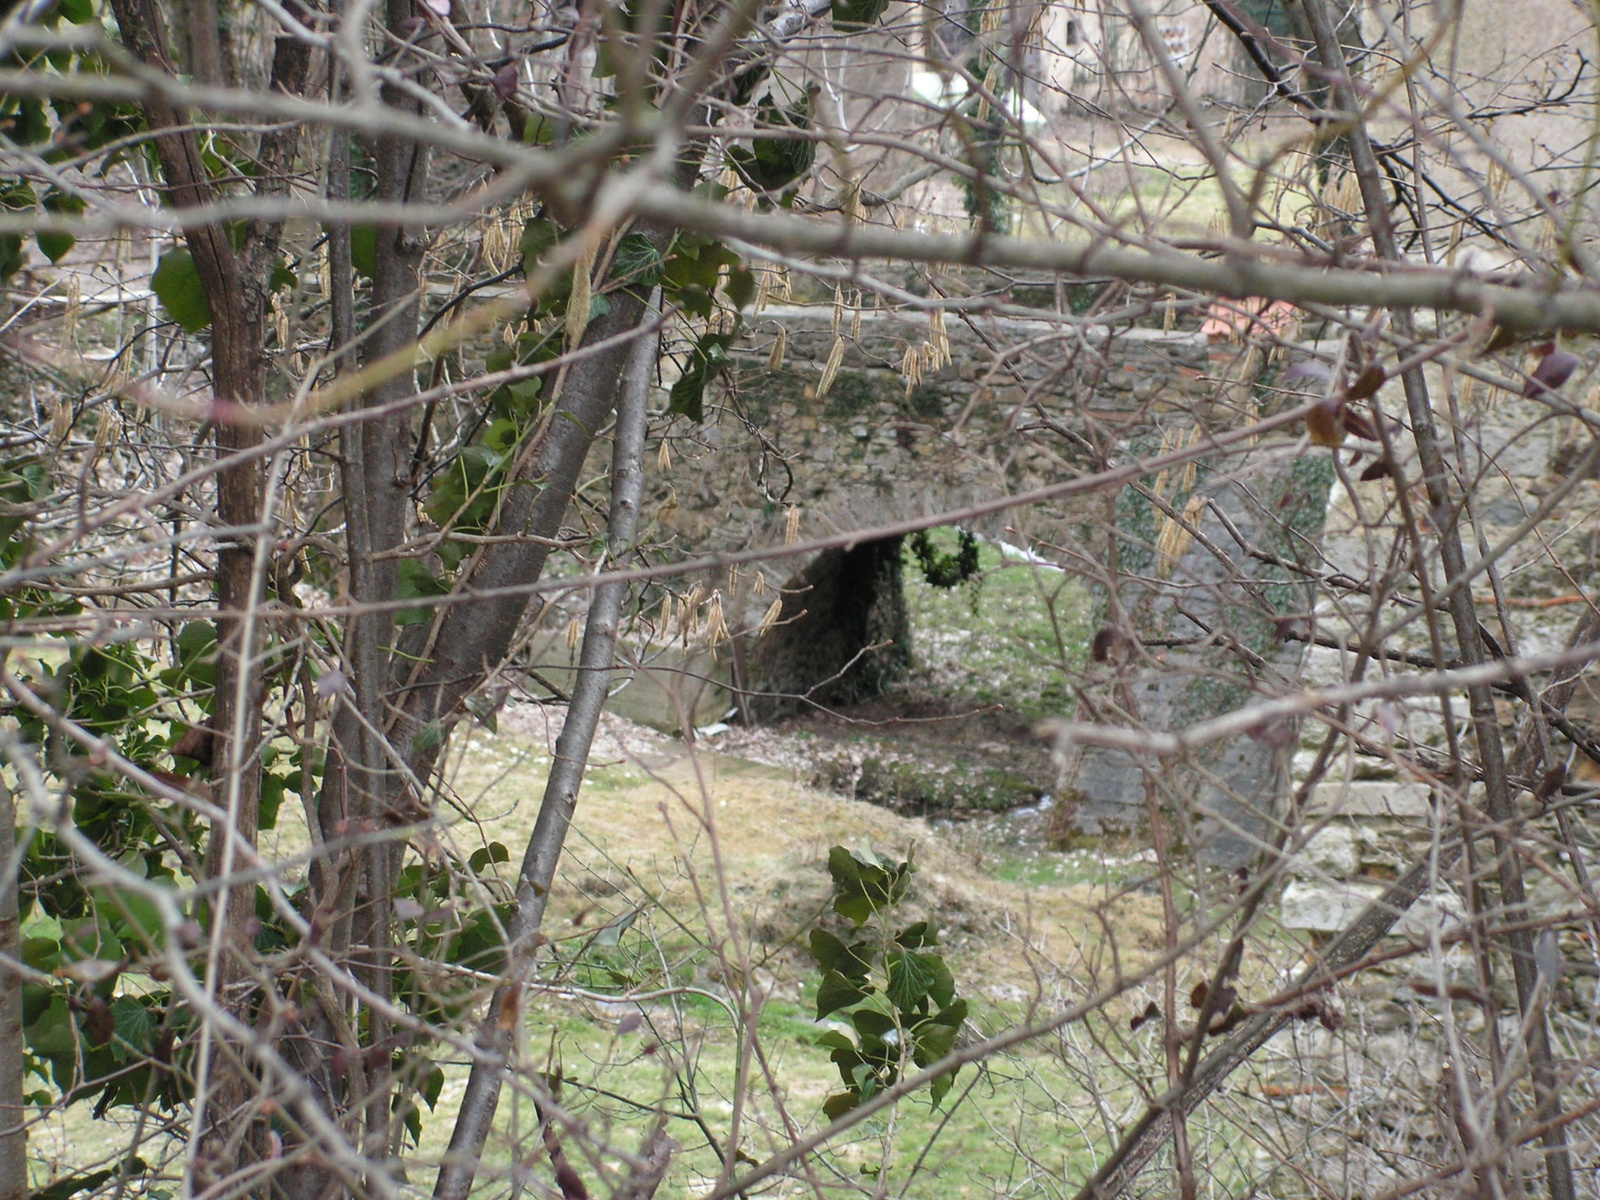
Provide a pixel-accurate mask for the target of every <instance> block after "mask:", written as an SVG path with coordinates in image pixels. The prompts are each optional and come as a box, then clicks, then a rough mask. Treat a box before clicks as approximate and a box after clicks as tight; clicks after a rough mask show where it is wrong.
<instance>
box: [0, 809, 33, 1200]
mask: <svg viewBox="0 0 1600 1200" xmlns="http://www.w3.org/2000/svg"><path fill="white" fill-rule="evenodd" d="M19 867H20V864H19V863H18V861H17V806H16V797H15V796H14V795H13V793H12V791H11V789H10V788H9V787H7V786H6V785H5V783H4V782H3V781H0V1200H25V1197H26V1196H27V1195H28V1127H27V1123H26V1121H25V1119H24V1118H25V1117H26V1115H27V1112H26V1108H25V1102H24V1100H23V1088H22V1075H23V1071H24V1070H25V1069H26V1063H27V1054H26V1045H25V1043H24V1041H23V1037H22V976H21V974H20V973H18V972H17V971H16V969H15V968H14V967H13V964H14V963H16V962H17V961H18V960H19V959H20V957H21V955H22V931H21V929H20V927H19V924H18V919H17V875H18V868H19Z"/></svg>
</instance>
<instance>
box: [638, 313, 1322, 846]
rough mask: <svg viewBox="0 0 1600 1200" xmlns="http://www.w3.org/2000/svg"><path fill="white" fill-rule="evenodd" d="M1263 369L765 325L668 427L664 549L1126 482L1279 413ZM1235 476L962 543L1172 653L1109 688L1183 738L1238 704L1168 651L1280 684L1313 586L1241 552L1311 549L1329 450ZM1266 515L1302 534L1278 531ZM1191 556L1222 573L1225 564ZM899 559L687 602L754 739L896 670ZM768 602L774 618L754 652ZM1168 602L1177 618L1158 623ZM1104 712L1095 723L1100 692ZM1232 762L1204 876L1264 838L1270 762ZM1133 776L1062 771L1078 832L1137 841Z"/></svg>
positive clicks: (1085, 349)
mask: <svg viewBox="0 0 1600 1200" xmlns="http://www.w3.org/2000/svg"><path fill="white" fill-rule="evenodd" d="M1277 370H1278V365H1277V364H1276V363H1273V362H1270V361H1266V360H1265V358H1264V355H1263V353H1262V351H1261V350H1260V349H1258V348H1256V347H1255V346H1254V345H1253V344H1251V343H1249V342H1241V341H1240V340H1238V339H1217V340H1212V339H1209V338H1207V337H1205V336H1203V335H1202V334H1201V333H1198V332H1173V331H1166V330H1163V329H1162V328H1159V327H1156V328H1148V329H1146V328H1132V329H1128V328H1122V327H1119V328H1117V329H1116V330H1115V331H1113V330H1112V329H1111V328H1109V327H1105V326H1094V325H1089V326H1085V325H1084V324H1082V323H1081V322H1079V321H1063V322H1059V323H1057V322H1050V321H1044V320H1020V319H1014V318H1009V317H1004V316H997V315H992V314H977V315H973V316H971V317H969V318H958V317H955V316H946V317H945V318H944V319H943V321H940V320H939V319H937V318H932V319H930V317H928V316H926V315H916V314H914V315H907V314H905V313H902V312H888V311H883V310H876V309H867V310H864V311H860V312H854V313H853V312H850V311H848V310H846V311H843V312H840V311H838V310H835V309H831V308H828V307H822V308H815V307H811V308H798V307H797V308H777V309H772V308H769V309H767V310H766V311H764V312H762V313H760V314H759V315H758V316H756V317H755V318H754V319H753V320H752V321H751V323H750V328H749V332H748V334H747V336H746V337H745V338H744V340H743V341H742V343H741V344H739V345H738V346H737V347H736V348H735V352H734V355H733V364H732V367H731V369H730V370H729V371H728V372H727V374H726V377H725V380H724V385H725V386H724V387H723V388H722V390H721V391H720V392H719V393H718V396H717V397H716V401H717V402H716V404H715V405H712V406H708V418H707V421H706V423H705V424H704V425H702V426H698V427H689V426H688V425H687V423H686V422H679V423H678V424H677V425H676V426H675V427H674V428H673V430H672V435H673V436H672V438H671V441H670V445H671V451H670V455H671V458H672V465H671V467H670V469H669V470H668V471H666V472H665V473H664V474H663V475H661V476H660V483H659V490H658V492H657V494H656V497H655V500H656V504H657V507H658V509H659V510H664V511H665V512H666V513H667V516H666V517H665V518H664V519H663V525H664V527H665V528H666V530H667V531H669V532H670V533H671V534H672V535H674V536H675V537H676V539H677V541H678V545H679V547H680V548H681V549H682V550H683V551H684V552H697V551H708V550H731V549H739V548H743V547H745V546H756V545H772V544H774V543H779V542H782V541H783V539H784V538H785V536H786V535H792V534H795V533H798V534H799V536H802V537H808V538H809V537H815V536H818V535H824V534H828V533H847V532H853V531H858V530H870V529H873V528H875V527H880V526H884V525H888V524H892V523H895V522H900V521H906V520H913V519H925V518H928V517H931V516H934V515H937V514H943V513H953V512H960V511H961V510H963V509H964V508H967V507H968V506H973V505H978V504H983V503H987V502H992V501H994V500H996V499H1000V498H1003V497H1007V496H1011V495H1016V494H1018V493H1022V492H1027V491H1029V490H1031V489H1034V488H1038V487H1042V486H1045V485H1049V484H1053V483H1057V482H1060V481H1062V480H1064V479H1070V478H1072V477H1074V476H1076V475H1081V474H1087V473H1091V472H1093V471H1095V470H1098V469H1101V468H1102V467H1103V466H1104V465H1105V464H1106V462H1107V461H1108V460H1109V461H1113V462H1126V461H1127V457H1128V454H1129V453H1130V452H1134V453H1141V454H1153V453H1156V452H1158V451H1160V450H1161V449H1162V448H1163V447H1164V446H1165V447H1166V448H1173V447H1176V446H1178V445H1180V444H1182V443H1183V442H1184V441H1185V439H1195V438H1198V437H1201V436H1203V435H1204V431H1205V429H1206V428H1208V427H1214V428H1216V429H1219V430H1221V429H1228V428H1234V427H1236V426H1237V425H1238V424H1239V423H1240V422H1241V421H1243V420H1245V419H1247V418H1248V417H1250V416H1253V415H1255V414H1256V413H1257V412H1258V411H1261V410H1262V408H1263V406H1267V405H1271V404H1273V403H1277V402H1278V401H1277V400H1276V399H1275V393H1274V391H1273V390H1272V389H1270V388H1268V387H1265V386H1264V385H1265V381H1266V380H1268V379H1270V378H1271V376H1272V375H1273V374H1275V373H1276V371H1277ZM824 385H826V386H824ZM710 398H711V397H710V395H709V393H708V399H710ZM1295 432H1296V433H1297V432H1298V431H1295ZM1229 462H1231V463H1242V464H1243V465H1237V466H1235V467H1233V468H1232V470H1233V473H1228V472H1226V471H1224V470H1223V469H1222V468H1221V466H1220V465H1216V464H1213V465H1212V466H1210V467H1205V466H1202V467H1201V468H1200V469H1199V470H1193V469H1191V470H1189V471H1187V472H1185V471H1182V470H1179V471H1177V472H1175V473H1171V474H1170V476H1169V475H1161V476H1157V477H1154V478H1151V479H1146V480H1144V481H1142V490H1141V488H1139V487H1136V488H1131V489H1122V490H1121V491H1118V490H1115V489H1113V490H1108V491H1104V492H1097V493H1094V494H1089V495H1084V496H1080V497H1074V498H1071V499H1063V500H1057V501H1047V502H1043V503H1038V504H1032V505H1028V506H1022V507H1016V508H1009V509H1005V510H1002V511H999V512H994V513H988V514H982V515H975V516H972V517H970V518H963V519H962V521H961V523H962V525H963V526H964V527H966V528H969V529H971V530H972V531H973V532H975V533H978V534H980V535H982V536H986V537H989V538H992V539H1004V540H1006V541H1008V542H1011V543H1014V544H1017V545H1022V546H1026V547H1029V548H1030V549H1031V550H1033V551H1034V552H1035V553H1037V554H1039V555H1041V556H1042V557H1044V558H1046V559H1048V560H1051V561H1053V562H1055V563H1056V564H1057V565H1059V566H1061V567H1062V568H1063V569H1065V570H1068V571H1071V572H1074V573H1076V574H1078V575H1079V576H1081V577H1082V578H1084V579H1085V581H1086V582H1087V583H1088V584H1089V585H1090V589H1091V592H1092V594H1094V595H1096V596H1098V597H1100V599H1099V602H1098V603H1099V607H1100V610H1101V611H1100V613H1099V615H1098V621H1097V623H1101V624H1106V625H1108V627H1109V626H1117V627H1121V628H1123V629H1125V631H1126V632H1129V633H1135V632H1136V633H1137V634H1138V635H1139V637H1140V639H1141V640H1143V641H1145V642H1146V644H1149V643H1150V641H1151V640H1152V639H1154V640H1155V641H1156V642H1159V641H1161V640H1163V639H1165V640H1166V641H1167V642H1169V643H1172V644H1171V645H1169V646H1168V647H1167V648H1165V649H1164V650H1163V651H1162V652H1161V655H1160V661H1159V662H1153V663H1151V664H1150V665H1149V667H1148V669H1142V670H1134V671H1133V673H1132V675H1129V673H1128V672H1129V668H1127V667H1126V665H1125V664H1124V665H1121V666H1118V667H1117V669H1116V670H1115V671H1114V672H1112V673H1114V674H1116V675H1117V676H1118V678H1119V679H1121V680H1122V682H1121V683H1120V684H1119V685H1118V686H1122V687H1125V688H1126V687H1127V686H1129V681H1130V680H1133V681H1134V682H1135V683H1136V686H1135V687H1134V690H1133V691H1131V692H1129V693H1128V695H1127V696H1124V697H1123V699H1122V702H1121V707H1124V708H1126V707H1127V704H1128V703H1133V704H1134V707H1135V708H1136V710H1137V716H1138V718H1139V719H1142V720H1145V721H1148V722H1150V723H1152V724H1155V725H1157V726H1161V725H1166V724H1169V723H1172V722H1175V721H1180V720H1183V721H1186V720H1190V719H1193V718H1195V717H1197V716H1204V715H1207V714H1209V713H1212V712H1216V711H1219V710H1220V708H1221V707H1223V706H1232V705H1233V704H1236V703H1237V702H1238V701H1240V700H1241V699H1243V698H1244V695H1246V694H1248V693H1247V687H1246V685H1235V684H1226V683H1221V682H1219V679H1220V678H1221V677H1222V675H1223V672H1222V671H1221V666H1222V663H1221V660H1220V658H1219V654H1221V652H1220V651H1217V650H1216V649H1215V648H1210V649H1207V648H1200V649H1184V648H1182V647H1183V644H1186V643H1193V642H1197V641H1204V640H1205V639H1207V638H1209V637H1211V636H1212V635H1214V634H1215V635H1217V636H1219V637H1220V636H1222V635H1224V634H1225V635H1227V636H1231V637H1239V638H1243V639H1244V640H1245V641H1246V642H1247V643H1248V644H1249V646H1250V650H1251V652H1252V653H1254V654H1256V655H1258V656H1261V658H1262V659H1263V661H1267V660H1270V661H1271V662H1272V663H1276V664H1280V665H1281V666H1282V667H1283V668H1284V669H1286V670H1288V671H1291V672H1292V671H1293V670H1295V669H1296V667H1297V665H1298V658H1299V652H1298V648H1297V647H1286V646H1285V645H1284V644H1283V643H1282V642H1281V641H1279V640H1275V639H1274V636H1273V635H1274V628H1275V625H1276V621H1277V619H1278V617H1280V616H1282V615H1287V614H1293V613H1297V612H1299V613H1303V612H1305V611H1307V610H1308V608H1309V605H1310V602H1311V596H1310V593H1309V590H1307V589H1306V588H1304V587H1303V586H1298V585H1291V583H1290V582H1289V579H1288V577H1287V576H1286V575H1284V574H1283V572H1281V571H1274V570H1270V569H1262V568H1259V566H1258V565H1256V564H1253V563H1252V562H1251V561H1250V560H1249V559H1247V558H1246V556H1244V555H1243V554H1242V553H1239V552H1238V547H1237V546H1236V542H1237V540H1238V539H1239V538H1244V539H1247V540H1249V539H1257V540H1260V539H1263V538H1264V539H1266V540H1267V541H1271V540H1272V539H1273V538H1277V539H1278V540H1279V543H1281V544H1278V543H1275V544H1274V545H1273V546H1272V549H1273V550H1274V551H1275V552H1277V553H1280V554H1284V555H1287V556H1289V557H1290V558H1291V559H1293V558H1294V557H1295V556H1296V555H1298V554H1301V553H1303V552H1304V551H1305V549H1306V545H1309V542H1307V543H1306V545H1296V544H1294V538H1295V537H1297V536H1299V537H1309V538H1314V537H1315V535H1316V531H1317V528H1318V527H1319V526H1320V523H1321V520H1322V514H1323V503H1324V500H1325V497H1326V496H1327V486H1328V481H1329V479H1330V478H1331V467H1330V466H1329V464H1328V456H1327V452H1326V451H1321V452H1318V453H1316V454H1313V455H1299V454H1298V452H1297V450H1296V446H1295V437H1294V436H1285V437H1284V438H1283V439H1281V440H1280V441H1278V442H1274V443H1271V444H1266V445H1263V446H1261V447H1259V448H1257V450H1255V451H1254V452H1252V453H1251V454H1250V455H1248V456H1245V457H1244V458H1243V459H1239V460H1229ZM1291 510H1292V511H1291ZM1286 516H1287V517H1289V518H1290V520H1289V522H1288V528H1290V529H1291V530H1294V531H1298V532H1297V533H1291V534H1287V535H1286V534H1284V533H1283V529H1284V528H1285V526H1284V523H1283V518H1284V517H1286ZM1285 538H1287V539H1288V540H1284V539H1285ZM1206 544H1209V545H1211V546H1213V547H1215V546H1218V545H1225V546H1230V547H1234V549H1235V551H1236V553H1235V555H1234V556H1233V557H1231V558H1230V557H1228V556H1227V555H1224V557H1223V559H1221V560H1219V559H1218V558H1217V557H1216V555H1215V554H1214V553H1211V552H1209V551H1205V550H1203V549H1202V546H1203V545H1206ZM900 563H901V544H900V539H899V538H889V539H884V540H881V541H870V540H869V541H865V542H859V543H854V544H849V545H843V546H840V547H839V548H837V549H832V550H828V551H825V552H824V553H822V554H820V555H818V556H816V557H815V558H814V559H813V560H812V561H810V562H806V563H801V564H798V565H796V564H794V563H792V562H790V563H783V562H778V563H775V564H772V565H771V566H769V567H768V568H766V569H767V572H768V574H767V576H766V578H764V579H763V580H762V581H761V585H759V586H751V580H752V576H751V574H750V573H749V572H746V573H745V575H744V576H743V577H742V578H737V577H736V578H734V579H728V578H725V577H724V578H719V579H710V580H706V581H705V583H704V587H705V589H706V591H707V592H708V593H709V592H710V591H712V590H715V591H716V592H718V594H719V595H720V596H721V597H724V598H726V604H727V610H726V616H727V622H728V625H729V627H730V629H731V631H732V633H733V646H732V653H731V654H730V655H729V656H728V662H727V664H726V666H727V674H728V677H729V679H730V682H731V683H732V684H733V685H734V691H735V694H736V695H738V696H740V697H742V699H741V700H740V702H739V705H738V706H739V707H740V708H741V710H742V712H743V715H744V716H745V717H746V718H747V719H751V720H762V719H768V718H771V717H773V716H777V715H780V714H783V713H786V712H792V711H795V710H796V709H797V708H799V707H801V706H803V705H804V704H806V703H810V702H816V703H822V704H835V703H848V702H850V701H851V700H854V699H858V698H860V697H861V696H863V695H864V694H869V693H871V692H872V691H874V690H875V689H877V688H879V687H880V686H881V685H882V683H883V682H885V681H886V680H888V679H891V678H892V677H893V676H894V675H895V674H896V672H897V671H899V670H900V669H901V668H902V667H903V666H904V664H905V663H906V662H907V661H908V645H907V637H908V633H907V621H906V616H905V610H904V602H903V594H902V591H901V584H900ZM1230 572H1231V577H1230ZM1141 580H1149V581H1151V582H1152V583H1155V582H1157V581H1159V583H1160V585H1161V586H1144V585H1143V584H1142V583H1141V582H1140V581H1141ZM1241 582H1243V583H1245V584H1246V586H1245V587H1243V589H1241V588H1240V587H1239V586H1238V585H1239V584H1240V583H1241ZM775 590H776V593H777V594H779V595H781V596H782V606H781V614H780V615H779V617H778V620H777V622H776V624H773V623H772V622H771V621H770V619H769V621H768V624H769V625H770V626H771V627H770V629H769V630H768V631H767V632H766V633H765V634H764V635H763V636H760V637H756V636H753V632H752V631H754V630H756V629H757V627H758V626H759V625H760V624H761V621H762V617H763V615H764V614H766V610H767V609H768V607H769V606H770V605H771V603H772V598H773V595H774V593H775ZM1174 595H1182V596H1186V597H1187V599H1186V600H1185V602H1184V603H1182V604H1177V605H1175V604H1174V601H1173V596H1174ZM1264 605H1265V606H1266V607H1263V606H1264ZM1290 658H1292V659H1293V660H1294V661H1293V662H1289V661H1287V660H1288V659H1290ZM1113 665H1115V664H1113ZM1101 673H1105V671H1104V670H1102V672H1101ZM1108 678H1109V676H1108ZM1089 682H1092V681H1089ZM1241 687H1246V690H1245V691H1244V692H1241V691H1240V688H1241ZM1091 690H1092V689H1091ZM1102 690H1104V689H1102ZM1135 693H1137V695H1136V696H1135ZM1236 693H1237V694H1236ZM1130 697H1133V699H1132V700H1130V699H1129V698H1130ZM1103 699H1104V700H1105V701H1106V702H1108V703H1111V702H1113V697H1111V696H1110V694H1109V693H1108V694H1107V695H1106V696H1104V697H1103ZM717 715H720V713H718V714H717ZM713 719H714V718H713ZM1242 743H1243V744H1241V745H1228V746H1223V747H1219V748H1218V749H1217V752H1216V754H1215V755H1213V756H1212V758H1211V759H1208V760H1207V761H1206V762H1204V763H1203V764H1202V765H1203V767H1204V774H1205V778H1204V780H1203V781H1197V782H1195V784H1194V786H1195V787H1198V788H1199V789H1200V791H1201V793H1202V796H1201V801H1202V806H1203V807H1204V808H1205V809H1206V811H1208V812H1209V813H1211V814H1213V819H1212V826H1214V827H1208V828H1207V829H1204V830H1196V831H1194V836H1195V837H1196V838H1197V839H1202V840H1206V841H1207V842H1208V843H1215V844H1217V845H1218V846H1224V845H1225V848H1224V849H1222V850H1219V853H1221V854H1222V855H1223V856H1224V857H1237V856H1239V855H1240V854H1243V853H1247V852H1248V844H1249V843H1250V842H1251V841H1252V840H1253V839H1254V838H1256V837H1258V836H1259V834H1258V833H1257V834H1252V833H1251V832H1250V830H1259V828H1260V820H1259V819H1251V818H1250V812H1251V811H1253V810H1259V809H1261V808H1263V807H1266V808H1270V804H1267V805H1265V806H1263V805H1262V802H1261V797H1263V796H1264V795H1270V796H1273V797H1276V796H1277V795H1278V794H1279V793H1280V792H1281V790H1282V783H1283V778H1284V776H1285V769H1286V762H1287V758H1286V757H1284V756H1282V755H1273V754H1268V755H1265V756H1263V754H1262V752H1261V747H1260V746H1259V745H1258V744H1257V743H1255V742H1252V741H1250V740H1248V739H1242ZM1280 760H1281V761H1280ZM1141 779H1142V775H1141V772H1140V771H1139V770H1138V767H1137V765H1136V764H1135V762H1134V761H1133V760H1132V759H1131V758H1129V757H1127V756H1126V755H1120V754H1115V753H1105V754H1102V753H1099V752H1094V753H1091V754H1089V755H1087V756H1086V758H1085V760H1084V761H1083V762H1081V763H1079V764H1076V766H1075V768H1074V770H1073V773H1072V787H1073V789H1074V792H1075V797H1076V801H1077V803H1078V805H1079V811H1080V818H1081V820H1082V821H1083V823H1084V824H1085V826H1086V827H1087V828H1090V829H1094V828H1099V827H1100V826H1102V825H1105V824H1123V825H1127V824H1135V823H1137V820H1138V814H1140V813H1142V811H1143V809H1144V805H1145V803H1146V797H1145V791H1144V786H1143V784H1142V782H1141ZM1190 798H1191V799H1192V798H1193V797H1190ZM1172 799H1178V797H1173V798H1172ZM1186 807H1192V806H1186Z"/></svg>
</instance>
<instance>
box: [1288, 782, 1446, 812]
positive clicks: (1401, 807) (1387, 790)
mask: <svg viewBox="0 0 1600 1200" xmlns="http://www.w3.org/2000/svg"><path fill="white" fill-rule="evenodd" d="M1432 812H1433V802H1432V790H1431V789H1430V788H1429V787H1428V786H1427V785H1426V784H1421V783H1410V782H1406V781H1403V780H1399V779H1352V780H1350V781H1348V782H1346V781H1344V780H1339V781H1337V782H1332V781H1325V782H1323V783H1319V784H1318V785H1317V786H1316V788H1315V789H1314V790H1313V791H1312V793H1311V798H1310V800H1308V801H1307V803H1306V815H1307V816H1309V817H1325V816H1329V815H1337V816H1343V817H1427V816H1429V815H1430V814H1431V813H1432Z"/></svg>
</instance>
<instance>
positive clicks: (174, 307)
mask: <svg viewBox="0 0 1600 1200" xmlns="http://www.w3.org/2000/svg"><path fill="white" fill-rule="evenodd" d="M150 290H151V291H153V292H154V293H155V294H156V299H157V300H159V301H161V307H162V308H164V309H166V310H167V315H168V316H169V317H171V318H172V319H173V320H174V321H176V322H177V323H178V324H179V325H181V326H183V331H184V332H185V333H199V332H200V331H201V330H202V329H204V328H205V327H206V326H208V325H210V324H211V301H210V300H208V299H207V298H206V289H205V286H204V285H203V284H202V283H201V282H200V272H199V270H198V269H197V268H196V267H195V265H194V256H193V255H191V254H190V253H189V252H188V251H187V250H184V249H181V248H180V249H177V250H168V251H167V252H166V253H165V254H163V255H162V256H161V261H160V262H158V263H157V264H156V269H155V273H154V274H153V275H151V276H150Z"/></svg>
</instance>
